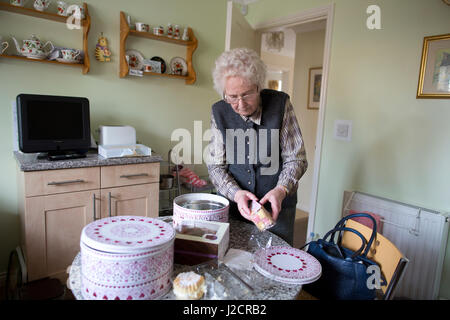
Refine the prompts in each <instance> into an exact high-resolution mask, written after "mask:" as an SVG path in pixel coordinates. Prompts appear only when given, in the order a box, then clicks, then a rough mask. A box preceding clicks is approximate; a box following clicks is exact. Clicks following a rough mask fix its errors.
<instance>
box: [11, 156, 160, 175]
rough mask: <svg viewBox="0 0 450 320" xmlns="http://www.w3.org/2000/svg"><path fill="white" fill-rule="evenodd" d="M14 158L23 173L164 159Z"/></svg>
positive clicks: (155, 157)
mask: <svg viewBox="0 0 450 320" xmlns="http://www.w3.org/2000/svg"><path fill="white" fill-rule="evenodd" d="M14 157H15V158H16V161H17V163H18V165H19V168H20V170H21V171H40V170H57V169H71V168H85V167H99V166H114V165H122V164H137V163H149V162H161V161H163V158H162V157H161V156H160V155H159V154H156V153H153V154H152V155H151V156H144V157H123V158H109V159H106V158H103V157H102V156H100V155H99V154H98V153H97V152H95V151H94V152H88V154H87V156H86V158H80V159H71V160H56V161H50V160H47V159H38V158H37V157H38V154H37V153H28V154H26V153H22V152H18V151H15V152H14Z"/></svg>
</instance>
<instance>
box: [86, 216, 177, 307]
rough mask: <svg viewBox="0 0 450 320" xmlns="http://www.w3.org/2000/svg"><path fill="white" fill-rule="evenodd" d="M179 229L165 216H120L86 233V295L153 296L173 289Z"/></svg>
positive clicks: (112, 297)
mask: <svg viewBox="0 0 450 320" xmlns="http://www.w3.org/2000/svg"><path fill="white" fill-rule="evenodd" d="M174 239H175V230H174V229H173V227H172V226H171V225H170V224H168V223H167V222H164V221H162V220H159V219H156V218H147V217H140V216H118V217H110V218H104V219H100V220H96V221H94V222H92V223H90V224H88V225H87V226H85V227H84V228H83V231H82V233H81V241H80V247H81V293H82V295H83V298H84V299H87V300H151V299H157V298H160V297H161V296H163V295H165V294H166V293H167V292H168V291H169V290H170V289H171V287H172V283H171V277H172V272H173V252H174Z"/></svg>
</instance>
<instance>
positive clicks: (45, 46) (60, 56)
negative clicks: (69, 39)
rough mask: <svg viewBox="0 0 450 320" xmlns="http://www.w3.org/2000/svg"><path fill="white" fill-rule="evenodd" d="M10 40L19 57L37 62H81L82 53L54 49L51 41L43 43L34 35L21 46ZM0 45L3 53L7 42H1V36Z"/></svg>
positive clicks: (59, 48)
mask: <svg viewBox="0 0 450 320" xmlns="http://www.w3.org/2000/svg"><path fill="white" fill-rule="evenodd" d="M11 39H12V40H13V41H14V44H15V47H16V50H17V53H18V55H19V56H23V57H26V58H29V59H37V60H44V59H49V60H55V59H56V60H57V61H59V62H65V63H80V62H81V61H80V58H82V56H81V54H82V52H81V51H80V50H77V49H71V48H62V47H55V46H53V43H52V42H51V41H47V42H45V43H44V42H43V41H41V40H40V39H39V38H38V37H37V36H36V35H34V34H33V35H32V36H31V37H30V38H29V39H25V40H22V44H20V43H19V41H18V40H17V39H16V38H15V37H13V36H11ZM0 45H1V47H0V53H3V52H4V51H5V50H6V49H7V48H8V47H9V44H8V42H6V41H5V42H2V36H0Z"/></svg>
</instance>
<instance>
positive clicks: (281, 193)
mask: <svg viewBox="0 0 450 320" xmlns="http://www.w3.org/2000/svg"><path fill="white" fill-rule="evenodd" d="M286 195H287V194H286V190H285V189H284V188H283V187H281V186H276V187H275V188H273V189H272V190H270V191H269V192H267V193H266V195H265V196H264V197H263V198H262V199H261V201H260V202H259V203H260V204H261V205H264V204H265V203H266V202H267V201H269V202H270V205H271V206H272V219H273V221H277V219H278V214H279V213H280V211H281V203H282V202H283V200H284V198H286Z"/></svg>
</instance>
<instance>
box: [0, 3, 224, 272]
mask: <svg viewBox="0 0 450 320" xmlns="http://www.w3.org/2000/svg"><path fill="white" fill-rule="evenodd" d="M54 2H56V1H54ZM86 2H87V3H88V5H89V12H90V15H91V19H92V25H91V31H90V34H89V48H90V52H89V55H90V58H91V71H90V72H89V73H88V74H87V75H82V73H81V68H80V69H78V68H73V67H66V66H55V65H50V64H45V63H33V62H26V61H15V60H11V59H2V58H0V110H1V114H2V116H1V117H0V142H1V146H2V148H1V149H0V168H1V179H0V276H1V274H2V273H3V272H5V271H6V266H7V259H8V255H9V252H10V251H11V250H12V249H14V248H15V246H17V245H18V243H19V217H18V214H17V192H16V189H17V187H16V173H15V170H16V162H15V160H14V157H13V152H12V150H13V144H12V140H13V138H12V131H13V130H12V114H11V104H10V103H11V101H12V100H14V99H15V97H16V96H17V94H19V93H37V94H55V95H73V96H86V97H88V98H89V100H90V108H91V128H92V130H95V129H97V128H98V126H99V125H101V124H127V125H131V126H133V127H135V128H136V131H137V139H138V140H139V141H140V142H141V143H143V144H146V145H148V146H150V147H151V148H152V149H154V150H155V151H156V152H157V153H160V154H161V155H162V156H163V157H164V159H167V152H168V150H169V148H170V146H171V145H172V146H174V145H175V144H177V142H171V141H170V137H171V133H172V131H173V130H174V129H176V128H186V129H188V130H190V131H191V132H193V128H194V121H195V120H201V121H203V129H204V130H205V129H207V128H208V127H209V118H210V107H211V105H212V103H213V102H215V101H216V100H217V99H218V98H219V97H218V96H217V93H216V92H215V91H214V90H213V88H212V78H211V70H212V68H213V66H214V60H215V58H216V57H217V56H218V55H219V54H220V53H221V52H222V51H223V50H224V42H225V21H226V2H225V1H210V0H193V1H180V0H133V1H119V0H86ZM54 8H55V5H54V4H52V5H51V9H54ZM120 11H125V12H126V13H128V14H130V15H131V16H132V17H133V18H134V21H137V20H140V21H144V22H147V23H149V24H150V25H152V26H155V25H163V26H166V25H167V24H168V23H172V24H179V25H180V26H187V25H188V26H190V27H191V28H192V29H193V31H194V33H195V35H196V37H197V39H198V43H199V45H198V49H197V50H196V51H195V53H194V57H193V61H194V67H195V70H196V72H197V82H196V83H195V84H194V85H185V83H184V81H182V80H178V79H168V78H162V77H144V78H135V77H127V78H123V79H122V78H119V76H118V74H119V64H118V54H119V12H120ZM100 32H103V33H104V35H105V36H106V37H107V38H108V40H109V46H110V49H111V51H112V54H113V56H112V62H110V63H100V62H97V61H96V60H95V58H94V54H93V53H94V49H95V45H96V43H97V39H98V36H99V35H100ZM32 33H36V34H37V35H38V36H39V37H41V38H42V39H43V40H51V41H53V43H54V44H55V45H62V46H72V47H77V48H81V32H80V31H69V30H67V29H65V25H63V24H60V23H56V22H51V21H47V20H41V19H34V18H31V17H25V16H20V15H16V14H12V13H7V12H4V11H0V34H1V35H2V36H3V37H8V36H9V34H13V35H15V36H17V38H18V39H20V40H22V39H28V38H29V37H30V35H31V34H32ZM11 44H12V43H11ZM128 47H129V48H134V49H138V50H140V51H141V52H142V53H143V55H144V56H145V57H148V58H150V57H152V56H154V55H160V56H161V57H163V58H164V59H165V60H166V62H167V63H168V62H169V61H170V59H171V58H172V57H174V56H185V51H186V49H185V47H181V46H180V47H178V46H175V45H171V44H165V43H160V42H155V41H151V40H146V39H140V38H136V39H133V38H129V42H128ZM9 52H10V53H12V52H13V51H9ZM96 136H97V134H96ZM204 146H206V144H204Z"/></svg>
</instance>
